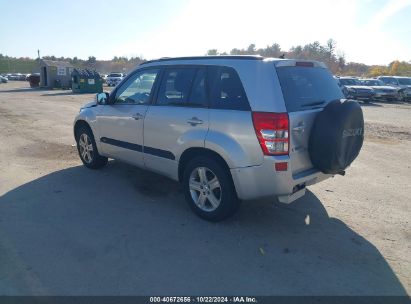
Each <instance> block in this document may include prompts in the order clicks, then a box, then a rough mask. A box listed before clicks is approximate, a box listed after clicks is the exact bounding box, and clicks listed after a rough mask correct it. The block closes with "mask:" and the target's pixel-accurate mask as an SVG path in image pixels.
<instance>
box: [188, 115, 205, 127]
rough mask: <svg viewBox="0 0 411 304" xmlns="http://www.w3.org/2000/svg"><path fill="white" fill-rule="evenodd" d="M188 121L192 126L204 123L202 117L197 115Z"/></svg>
mask: <svg viewBox="0 0 411 304" xmlns="http://www.w3.org/2000/svg"><path fill="white" fill-rule="evenodd" d="M187 123H188V124H190V125H192V126H196V125H201V124H202V123H203V121H202V120H201V119H198V118H197V117H193V118H191V119H189V120H187Z"/></svg>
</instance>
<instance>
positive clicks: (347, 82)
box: [340, 78, 361, 86]
mask: <svg viewBox="0 0 411 304" xmlns="http://www.w3.org/2000/svg"><path fill="white" fill-rule="evenodd" d="M340 83H341V84H342V85H348V86H354V85H361V82H360V81H359V80H358V79H355V78H340Z"/></svg>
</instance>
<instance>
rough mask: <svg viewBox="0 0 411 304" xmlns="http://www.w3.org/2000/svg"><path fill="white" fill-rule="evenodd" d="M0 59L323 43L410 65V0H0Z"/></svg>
mask: <svg viewBox="0 0 411 304" xmlns="http://www.w3.org/2000/svg"><path fill="white" fill-rule="evenodd" d="M0 7H1V10H0V20H1V26H0V53H2V54H6V55H9V56H17V57H26V56H27V57H36V56H37V49H40V53H41V55H42V56H44V55H55V56H57V57H60V56H64V57H74V56H77V57H79V58H83V59H86V58H87V57H88V56H91V55H93V56H96V57H97V59H111V58H113V57H114V56H128V57H130V56H143V57H144V58H146V59H154V58H158V57H164V56H168V57H169V56H188V55H204V54H205V53H206V52H207V50H209V49H213V48H216V49H218V50H219V51H227V52H229V51H230V50H231V49H232V48H245V47H247V46H248V45H249V44H251V43H254V44H256V46H257V48H259V47H265V46H266V45H269V44H272V43H279V44H280V45H281V47H282V49H284V50H288V49H289V48H290V47H291V46H295V45H298V44H306V43H310V42H313V41H315V40H318V41H319V42H320V43H322V44H324V43H325V42H326V41H327V39H329V38H333V39H334V40H336V41H337V49H338V50H340V51H342V52H344V54H345V56H346V59H347V61H355V62H363V63H366V64H388V63H390V62H391V61H393V60H396V59H398V60H404V61H410V60H411V0H375V1H374V0H358V1H355V0H341V1H340V0H309V1H304V0H281V1H276V0H271V1H270V0H267V1H265V0H252V1H251V0H244V1H240V0H170V1H165V0H159V1H156V0H151V1H143V0H142V1H138V0H134V1H122V0H109V1H106V0H103V1H101V0H87V1H81V0H71V1H64V0H60V1H51V0H44V1H41V0H39V1H22V0H0Z"/></svg>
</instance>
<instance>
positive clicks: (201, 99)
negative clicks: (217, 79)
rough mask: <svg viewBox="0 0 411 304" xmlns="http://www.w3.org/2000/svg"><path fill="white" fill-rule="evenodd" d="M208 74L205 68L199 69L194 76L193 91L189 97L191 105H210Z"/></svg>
mask: <svg viewBox="0 0 411 304" xmlns="http://www.w3.org/2000/svg"><path fill="white" fill-rule="evenodd" d="M206 75H207V72H206V69H205V68H201V69H198V70H197V73H196V76H195V78H194V83H193V86H192V88H191V93H190V96H189V98H188V104H189V105H192V106H200V107H201V106H207V105H208V95H207V86H206V77H207V76H206Z"/></svg>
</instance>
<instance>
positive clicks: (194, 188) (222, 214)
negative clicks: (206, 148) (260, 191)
mask: <svg viewBox="0 0 411 304" xmlns="http://www.w3.org/2000/svg"><path fill="white" fill-rule="evenodd" d="M183 190H184V196H185V198H186V201H187V203H188V204H189V206H190V208H191V209H192V210H193V212H194V213H195V214H197V215H198V216H199V217H201V218H202V219H205V220H207V221H210V222H219V221H222V220H224V219H226V218H228V217H230V216H232V215H233V214H234V213H235V212H236V211H237V209H238V207H239V200H238V198H237V194H236V191H235V187H234V184H233V181H232V179H231V175H230V172H228V171H227V169H226V168H225V167H223V166H222V165H221V164H220V163H219V162H218V161H216V160H215V159H213V158H211V157H206V156H199V157H196V158H194V159H192V160H191V161H190V162H189V163H188V164H187V166H186V167H185V169H184V173H183Z"/></svg>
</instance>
